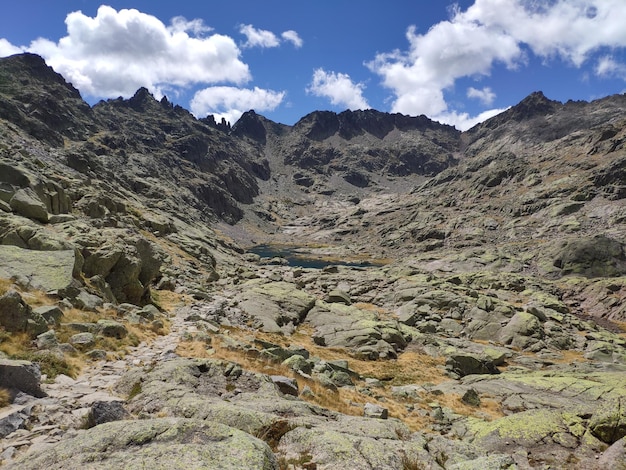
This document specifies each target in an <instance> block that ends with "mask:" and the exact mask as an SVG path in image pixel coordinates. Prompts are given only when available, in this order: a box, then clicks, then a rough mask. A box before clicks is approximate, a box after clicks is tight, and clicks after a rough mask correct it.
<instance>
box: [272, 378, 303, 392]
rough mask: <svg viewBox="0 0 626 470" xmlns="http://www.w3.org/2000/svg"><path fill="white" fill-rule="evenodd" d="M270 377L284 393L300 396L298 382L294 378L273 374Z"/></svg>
mask: <svg viewBox="0 0 626 470" xmlns="http://www.w3.org/2000/svg"><path fill="white" fill-rule="evenodd" d="M270 378H271V379H272V382H273V383H274V385H276V388H277V389H278V390H280V393H282V394H283V395H292V396H294V397H297V396H298V382H296V381H295V380H294V379H290V378H289V377H285V376H282V375H272V376H271V377H270Z"/></svg>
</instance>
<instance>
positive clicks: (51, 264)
mask: <svg viewBox="0 0 626 470" xmlns="http://www.w3.org/2000/svg"><path fill="white" fill-rule="evenodd" d="M76 263H77V257H76V254H75V252H74V250H60V251H35V250H25V249H23V248H19V247H17V246H4V245H0V277H3V278H7V279H15V280H16V281H17V282H18V283H20V284H22V285H24V286H25V287H30V288H34V289H41V290H44V291H52V290H60V289H64V288H66V287H67V286H69V285H70V284H71V282H72V279H73V277H72V275H73V273H74V272H75V269H76Z"/></svg>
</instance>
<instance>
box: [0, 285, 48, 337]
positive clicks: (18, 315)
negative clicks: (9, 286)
mask: <svg viewBox="0 0 626 470" xmlns="http://www.w3.org/2000/svg"><path fill="white" fill-rule="evenodd" d="M0 326H2V328H4V329H5V330H6V331H10V332H16V333H21V332H28V333H29V334H30V335H31V336H33V337H35V336H38V335H40V334H41V333H43V332H45V331H47V330H48V322H47V321H46V320H45V318H44V317H42V316H41V315H40V314H39V313H36V312H34V311H33V309H32V308H31V307H30V306H29V305H28V304H27V303H26V302H24V300H23V299H22V297H21V296H20V294H19V293H18V292H16V291H14V290H9V291H8V292H7V293H5V294H4V295H3V296H1V297H0Z"/></svg>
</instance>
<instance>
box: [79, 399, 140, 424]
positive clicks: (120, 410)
mask: <svg viewBox="0 0 626 470" xmlns="http://www.w3.org/2000/svg"><path fill="white" fill-rule="evenodd" d="M130 417H131V416H130V413H129V412H128V411H126V409H125V408H124V403H123V402H121V401H116V400H113V401H97V402H94V403H93V404H92V405H91V409H90V410H89V414H88V415H87V425H86V427H87V428H93V427H94V426H98V425H99V424H102V423H111V422H113V421H121V420H123V419H129V418H130Z"/></svg>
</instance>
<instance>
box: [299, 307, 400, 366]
mask: <svg viewBox="0 0 626 470" xmlns="http://www.w3.org/2000/svg"><path fill="white" fill-rule="evenodd" d="M307 321H308V322H309V323H311V325H313V326H314V327H315V333H314V334H313V341H314V342H315V343H316V344H319V345H322V346H330V347H341V348H350V349H353V350H354V352H355V353H356V354H357V355H359V356H360V357H364V358H368V359H378V358H393V357H396V355H397V351H399V350H401V349H403V348H404V347H405V346H406V339H405V338H404V335H403V334H402V331H401V330H400V325H399V323H398V322H397V321H393V320H382V319H378V317H377V315H376V313H375V312H372V311H368V310H361V309H359V308H357V307H354V306H351V305H344V304H340V303H333V304H329V303H326V302H318V303H317V305H316V306H315V307H314V308H313V309H312V310H311V311H310V312H309V314H308V315H307Z"/></svg>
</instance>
